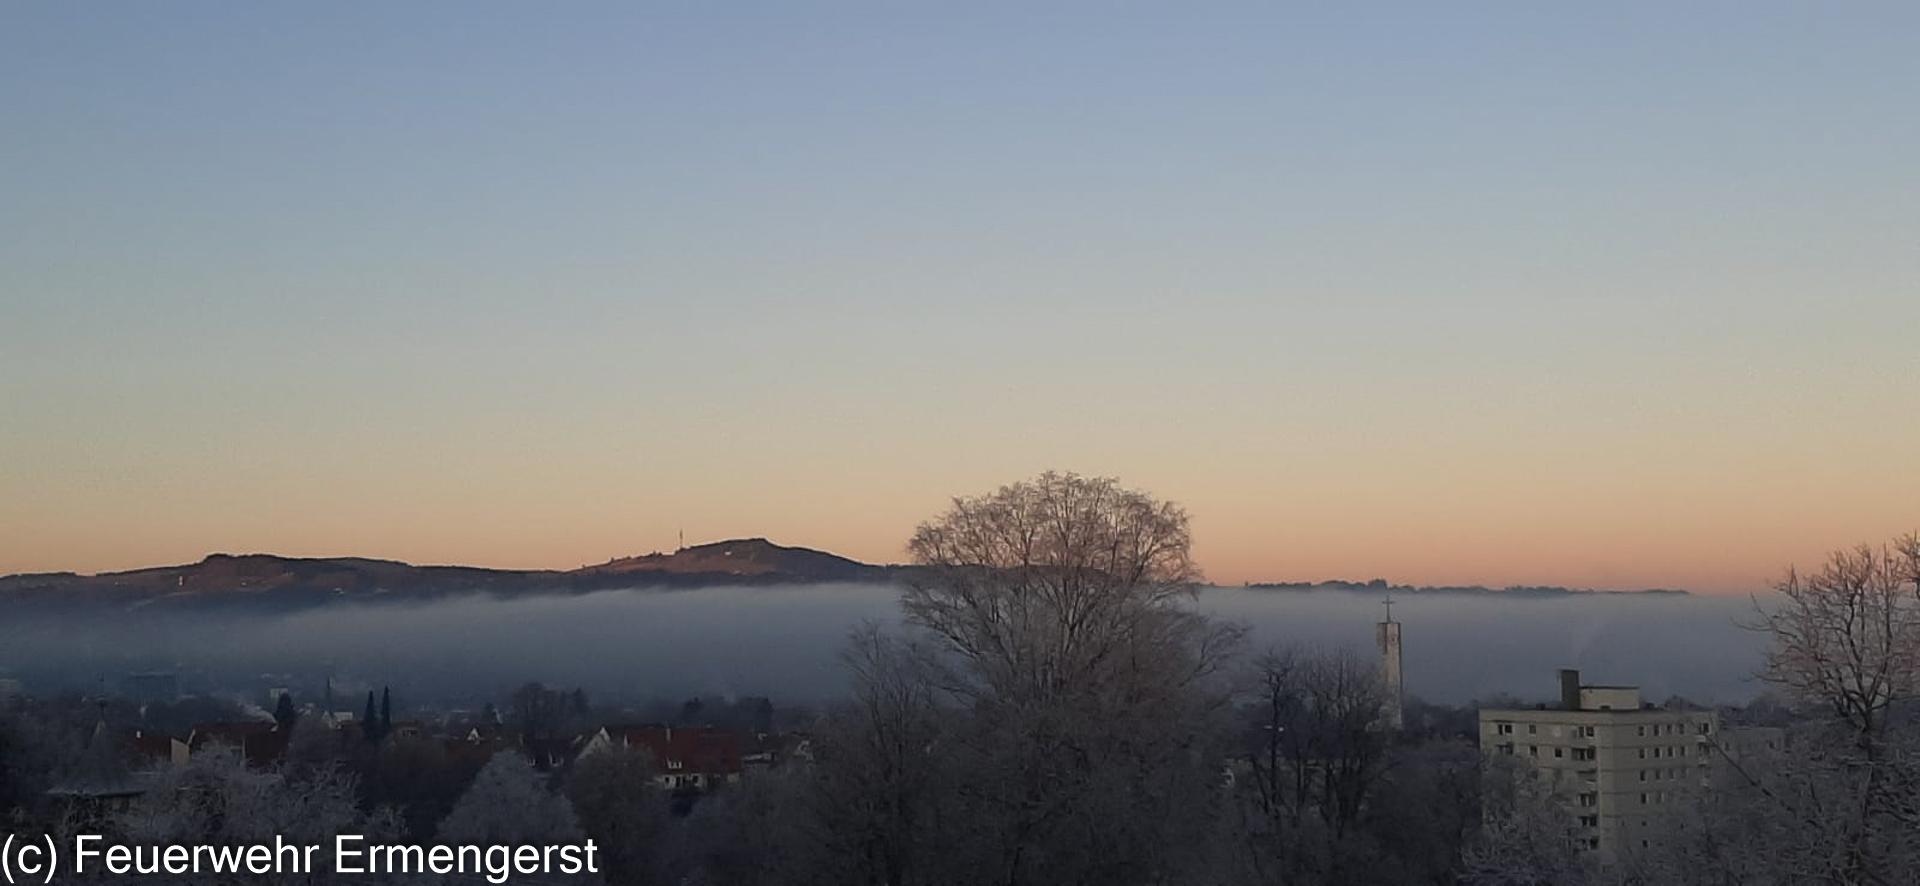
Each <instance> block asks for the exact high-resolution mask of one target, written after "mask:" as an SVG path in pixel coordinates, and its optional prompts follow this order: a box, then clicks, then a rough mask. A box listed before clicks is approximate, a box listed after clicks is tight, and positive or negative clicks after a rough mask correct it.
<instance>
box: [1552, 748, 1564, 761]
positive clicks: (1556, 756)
mask: <svg viewBox="0 0 1920 886" xmlns="http://www.w3.org/2000/svg"><path fill="white" fill-rule="evenodd" d="M1564 756H1566V753H1565V752H1564V751H1563V750H1562V749H1561V748H1554V749H1553V758H1554V759H1556V760H1558V759H1560V758H1561V757H1564Z"/></svg>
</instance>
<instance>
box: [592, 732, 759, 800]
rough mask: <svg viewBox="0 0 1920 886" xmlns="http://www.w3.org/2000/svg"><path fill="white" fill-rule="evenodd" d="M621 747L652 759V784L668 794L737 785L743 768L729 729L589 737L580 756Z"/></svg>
mask: <svg viewBox="0 0 1920 886" xmlns="http://www.w3.org/2000/svg"><path fill="white" fill-rule="evenodd" d="M616 747H624V748H634V749H636V750H644V751H646V752H647V754H648V755H649V756H651V757H652V758H653V770H654V779H655V782H656V783H658V784H659V785H660V787H661V788H663V789H666V790H669V791H682V790H694V791H699V790H711V789H713V788H717V787H720V786H722V785H730V784H737V783H739V781H740V773H741V770H742V768H743V765H742V755H741V753H740V737H739V736H738V735H735V734H734V732H733V731H732V730H730V729H715V728H711V727H700V728H694V729H675V728H673V727H670V726H646V727H638V728H621V729H617V730H601V731H600V733H599V734H597V735H589V736H588V737H587V739H586V741H585V742H584V743H583V744H582V746H581V751H580V755H581V756H587V755H590V754H593V753H598V752H601V751H604V750H607V749H611V748H616Z"/></svg>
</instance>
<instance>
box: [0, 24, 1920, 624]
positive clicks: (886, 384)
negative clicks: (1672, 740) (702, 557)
mask: <svg viewBox="0 0 1920 886" xmlns="http://www.w3.org/2000/svg"><path fill="white" fill-rule="evenodd" d="M1916 26H1920V8H1916V7H1914V6H1912V5H1911V4H1847V5H1844V6H1837V7H1826V8H1821V7H1816V6H1814V5H1811V4H1768V3H1739V4H1735V3H1724V4H1672V3H1660V4H1654V3H1645V4H1616V5H1593V6H1574V5H1563V4H1523V3H1511V4H1457V5H1452V4H1450V5H1442V4H1377V5H1363V4H1339V5H1331V4H1321V5H1317V6H1313V7H1309V6H1305V5H1299V6H1289V5H1283V4H1196V5H1192V6H1191V7H1190V8H1189V7H1188V6H1186V5H1182V6H1180V7H1175V6H1172V5H1166V4H1111V3H1103V4H989V3H983V4H964V5H962V4H949V5H932V4H698V5H696V4H676V5H642V4H559V5H542V6H535V5H532V4H523V5H511V4H476V3H446V4H430V3H408V4H389V3H344V4H330V5H327V6H325V7H308V6H300V5H295V4H240V3H224V4H216V3H179V4H144V5H136V4H106V3H13V4H8V5H7V6H6V7H5V8H4V9H0V111H4V113H5V114H6V118H7V119H8V121H9V126H8V132H9V137H7V138H4V139H0V194H4V195H5V198H4V200H0V292H4V293H5V295H4V296H3V298H4V308H0V310H3V311H4V313H3V314H0V318H3V320H0V369H4V370H5V371H4V375H3V377H0V405H4V407H5V410H4V411H5V412H6V413H7V414H9V415H10V416H12V420H10V421H7V422H5V423H4V425H0V452H4V453H6V454H5V455H0V482H4V484H5V485H6V486H7V487H8V488H9V489H10V490H13V491H14V492H13V494H12V495H11V496H9V498H11V499H12V503H11V504H6V503H0V529H4V530H5V532H0V535H6V536H8V537H10V538H11V539H13V541H10V542H5V541H0V571H12V570H13V569H29V568H33V569H38V568H78V569H82V570H90V569H93V568H107V567H122V566H132V565H142V564H146V563H151V562H156V561H157V560H168V559H190V558H193V557H197V556H198V555H199V554H201V553H204V552H205V551H207V550H213V549H242V548H244V549H272V550H277V551H280V552H284V553H349V552H351V553H375V554H382V555H388V556H396V557H400V558H403V559H413V560H419V559H441V560H466V561H474V562H478V561H490V562H497V563H499V564H501V565H572V561H580V562H585V561H587V560H598V559H604V558H605V556H613V555H616V554H624V553H631V552H633V551H634V550H635V549H643V550H644V549H650V548H652V547H655V546H658V544H657V543H660V542H670V541H671V539H672V537H673V532H674V531H675V529H677V528H678V526H679V525H682V524H686V523H689V522H690V523H692V524H693V526H692V527H690V530H691V531H690V534H691V535H694V536H696V537H708V536H711V537H722V536H726V535H745V534H766V535H774V536H776V537H779V538H781V539H782V540H786V541H790V542H793V543H803V544H815V545H818V546H822V547H833V548H835V549H837V550H843V551H845V552H848V553H851V554H854V555H860V556H866V557H869V558H873V559H885V558H887V557H889V556H897V554H898V552H899V545H900V542H901V541H902V540H903V539H904V538H905V537H906V535H907V534H908V533H909V532H910V531H911V526H912V524H913V522H914V521H916V520H918V519H921V518H923V517H925V516H928V515H930V514H931V513H933V512H934V511H935V510H937V509H938V508H939V507H940V505H941V504H942V503H943V502H944V501H945V498H946V497H947V496H950V495H958V494H968V493H972V492H979V491H984V490H986V489H990V488H992V487H993V486H995V485H998V484H999V483H1003V482H1010V481H1012V480H1015V479H1019V478H1020V477H1022V476H1025V475H1028V474H1031V473H1034V472H1037V471H1039V470H1042V469H1046V468H1063V469H1078V470H1082V471H1086V472H1089V473H1099V474H1117V475H1119V476H1121V478H1122V479H1123V480H1127V481H1129V482H1131V483H1133V484H1136V485H1140V486H1144V487H1146V488H1148V489H1149V490H1151V491H1153V492H1155V493H1156V494H1159V495H1162V496H1164V497H1168V498H1173V499H1176V500H1179V501H1182V502H1185V503H1187V504H1188V505H1189V507H1190V508H1191V509H1192V510H1193V511H1194V513H1195V519H1196V525H1197V528H1198V529H1199V530H1200V531H1199V542H1198V543H1199V548H1198V552H1199V553H1200V554H1201V556H1202V561H1203V564H1206V565H1207V566H1208V568H1209V569H1210V570H1211V571H1212V572H1213V573H1214V574H1215V575H1216V577H1218V578H1222V579H1232V580H1238V579H1241V578H1298V577H1308V575H1310V576H1319V575H1320V574H1322V573H1327V574H1342V575H1351V576H1353V577H1362V576H1361V573H1363V572H1365V573H1375V572H1378V573H1392V574H1391V575H1390V577H1393V578H1396V579H1399V580H1407V581H1414V582H1423V581H1436V582H1440V581H1453V580H1484V581H1491V582H1499V581H1504V580H1507V579H1511V580H1514V581H1539V582H1543V583H1568V584H1579V583H1583V582H1585V583H1602V584H1605V583H1617V582H1638V583H1645V584H1681V583H1685V582H1689V581H1691V582H1695V583H1699V584H1705V585H1713V586H1716V587H1723V588H1738V587H1745V586H1748V585H1751V584H1752V583H1753V582H1754V581H1756V580H1758V579H1759V578H1760V577H1764V576H1768V575H1771V574H1772V573H1773V572H1774V571H1775V570H1776V569H1777V568H1778V567H1780V566H1783V565H1785V563H1787V562H1793V561H1798V560H1802V559H1804V558H1806V557H1809V556H1817V555H1818V553H1819V552H1820V551H1823V550H1826V549H1829V548H1832V547H1836V546H1839V545H1843V544H1850V543H1853V542H1856V541H1864V540H1874V539H1879V538H1883V537H1886V536H1888V535H1891V534H1893V533H1895V532H1904V531H1909V530H1912V529H1913V528H1915V525H1916V524H1920V516H1916V515H1915V514H1914V512H1913V511H1912V510H1911V505H1910V503H1911V502H1912V501H1914V500H1916V496H1915V494H1914V493H1916V492H1920V478H1915V477H1914V476H1912V472H1909V471H1903V470H1901V468H1900V465H1902V464H1903V463H1904V464H1910V460H1908V456H1907V447H1906V445H1905V443H1904V442H1901V441H1907V440H1911V439H1914V434H1913V432H1914V431H1915V430H1920V418H1916V417H1915V415H1916V414H1915V411H1914V410H1912V409H1911V408H1910V405H1911V404H1912V403H1913V392H1914V391H1915V390H1916V387H1915V384H1916V382H1920V368H1917V364H1916V356H1915V354H1916V353H1920V352H1916V350H1915V349H1914V348H1913V347H1912V344H1911V330H1913V329H1914V328H1916V324H1920V292H1916V291H1915V290H1916V285H1915V284H1916V280H1917V279H1920V276H1917V275H1916V272H1917V271H1920V267H1917V266H1920V250H1917V249H1916V246H1915V244H1920V199H1916V198H1920V181H1917V178H1920V175H1917V174H1916V170H1915V164H1914V162H1913V159H1912V158H1914V157H1916V156H1920V115H1916V114H1914V113H1913V110H1912V109H1913V108H1915V107H1920V51H1916V50H1920V27H1916ZM1863 429H1870V430H1866V432H1865V433H1863ZM343 501H344V502H352V503H353V504H352V505H351V506H347V505H343V504H342V502H343ZM1540 513H1549V514H1551V515H1553V519H1551V520H1547V521H1544V522H1546V523H1547V524H1549V525H1553V526H1558V527H1560V528H1558V529H1555V530H1547V529H1542V528H1541V524H1542V522H1543V521H1542V520H1541V519H1540V518H1539V517H1538V516H1531V515H1537V514H1540ZM1649 513H1653V514H1661V515H1669V516H1668V517H1663V518H1659V519H1651V518H1649V517H1648V516H1647V515H1648V514H1649ZM161 515H166V516H165V517H164V518H161ZM1672 515H1678V516H1672ZM1669 520H1670V521H1671V522H1668V521H1669ZM157 524H164V525H157ZM1441 525H1444V526H1445V527H1446V528H1444V529H1436V526H1441ZM1436 533H1438V535H1436ZM1683 539H1691V540H1692V541H1691V543H1687V542H1683V541H1682V540H1683ZM1703 539H1704V540H1705V545H1704V548H1705V549H1704V550H1702V547H1703V546H1702V544H1701V541H1702V540H1703ZM1382 540H1385V541H1386V542H1387V545H1386V546H1387V547H1388V548H1389V549H1390V550H1391V551H1393V552H1394V553H1391V554H1387V555H1382V554H1381V552H1380V550H1381V542H1382ZM1516 550H1524V551H1532V552H1533V553H1530V554H1524V555H1516V554H1514V553H1512V552H1514V551H1516ZM1302 573H1306V574H1307V575H1303V574H1302Z"/></svg>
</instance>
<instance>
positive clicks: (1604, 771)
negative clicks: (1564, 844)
mask: <svg viewBox="0 0 1920 886" xmlns="http://www.w3.org/2000/svg"><path fill="white" fill-rule="evenodd" d="M1560 681H1561V697H1560V704H1559V705H1558V706H1557V707H1555V706H1547V705H1541V706H1538V707H1535V708H1532V709H1512V710H1498V709H1486V710H1482V711H1480V747H1481V749H1482V750H1484V751H1486V752H1488V753H1492V754H1504V755H1511V756H1515V757H1519V758H1522V759H1524V760H1526V761H1527V762H1528V763H1530V764H1532V765H1533V766H1534V767H1535V768H1536V770H1538V771H1539V772H1540V773H1541V774H1542V775H1543V776H1545V777H1546V778H1547V779H1548V781H1549V783H1550V784H1551V785H1552V787H1553V788H1554V789H1555V792H1556V793H1557V794H1558V795H1559V796H1560V797H1561V799H1562V802H1563V803H1564V804H1565V806H1566V809H1567V816H1568V834H1569V837H1570V838H1571V839H1572V841H1573V843H1574V844H1575V845H1576V846H1579V847H1580V848H1582V849H1584V850H1587V851H1590V852H1595V853H1598V854H1599V855H1600V857H1601V858H1602V860H1612V859H1616V858H1619V857H1620V856H1621V855H1622V854H1626V853H1631V852H1632V851H1633V850H1635V849H1646V848H1651V847H1652V846H1654V845H1656V844H1657V843H1659V842H1660V841H1661V840H1662V839H1663V837H1664V836H1665V835H1666V834H1667V833H1668V832H1669V831H1670V830H1671V828H1672V824H1673V822H1674V821H1675V819H1676V817H1677V816H1682V815H1686V814H1689V812H1690V811H1691V810H1692V808H1693V807H1692V806H1691V804H1689V803H1688V802H1687V799H1688V797H1690V796H1692V795H1693V793H1694V792H1696V791H1699V790H1701V789H1703V788H1704V787H1705V786H1706V785H1707V784H1708V782H1709V780H1710V779H1711V777H1712V772H1713V766H1714V763H1715V751H1714V742H1715V741H1716V740H1717V737H1718V733H1719V729H1720V724H1719V718H1718V717H1717V715H1715V714H1714V712H1712V711H1695V710H1669V709H1666V708H1656V707H1653V706H1652V705H1647V704H1643V703H1642V702H1641V700H1640V691H1639V689H1638V688H1636V687H1632V686H1587V685H1581V683H1580V672H1579V671H1571V670H1563V671H1561V672H1560Z"/></svg>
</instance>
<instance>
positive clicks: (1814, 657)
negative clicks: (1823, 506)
mask: <svg viewBox="0 0 1920 886" xmlns="http://www.w3.org/2000/svg"><path fill="white" fill-rule="evenodd" d="M1917 580H1920V540H1916V539H1915V538H1914V537H1913V536H1908V537H1906V538H1903V539H1899V540H1897V541H1895V542H1894V543H1893V544H1890V545H1888V546H1885V547H1882V548H1880V549H1877V550H1876V549H1875V548H1873V547H1871V546H1868V545H1861V546H1859V547H1857V548H1854V549H1852V550H1846V551H1837V552H1835V553H1833V554H1832V555H1830V556H1829V557H1828V559H1827V562H1826V563H1825V564H1824V565H1823V566H1822V567H1821V568H1820V569H1819V570H1818V571H1816V572H1813V573H1811V574H1808V575H1804V576H1803V575H1801V574H1800V573H1799V572H1798V571H1796V570H1791V569H1790V570H1788V572H1787V575H1786V578H1785V579H1784V580H1782V581H1781V582H1780V583H1779V585H1778V586H1777V589H1778V590H1779V592H1780V595H1781V602H1780V604H1779V605H1777V606H1776V607H1774V608H1773V609H1771V610H1767V609H1761V610H1760V620H1759V621H1758V623H1757V624H1756V625H1755V627H1756V628H1757V629H1759V630H1763V631H1765V632H1767V633H1768V634H1770V635H1771V636H1772V640H1773V648H1772V650H1771V651H1769V653H1768V654H1767V659H1766V666H1765V669H1764V670H1763V671H1762V674H1761V676H1762V677H1763V678H1764V679H1766V680H1768V681H1769V682H1772V683H1775V684H1777V685H1779V686H1781V687H1782V689H1783V690H1784V691H1785V692H1786V693H1788V694H1789V695H1790V696H1792V697H1793V698H1794V699H1796V700H1799V701H1803V702H1808V703H1811V704H1814V705H1817V706H1818V707H1819V708H1820V709H1823V710H1825V711H1826V713H1827V715H1828V716H1827V718H1826V719H1825V720H1823V721H1816V722H1813V723H1807V724H1801V725H1799V726H1797V727H1794V728H1789V729H1787V730H1786V731H1785V732H1784V734H1783V740H1784V741H1785V742H1786V743H1787V744H1788V746H1789V747H1790V748H1791V752H1790V753H1788V754H1785V755H1783V756H1782V757H1781V758H1780V759H1779V760H1778V761H1776V763H1775V765H1772V766H1762V765H1758V764H1757V762H1756V761H1752V760H1748V761H1741V760H1737V759H1735V760H1732V762H1733V763H1734V765H1733V766H1732V767H1731V771H1732V772H1733V773H1734V774H1736V775H1738V776H1739V777H1740V778H1741V779H1742V783H1740V784H1736V785H1733V786H1732V788H1731V790H1730V792H1729V794H1728V796H1733V795H1735V793H1736V792H1737V794H1738V795H1741V796H1746V797H1749V798H1751V799H1753V800H1755V801H1757V802H1756V803H1754V804H1752V805H1751V807H1750V808H1748V809H1740V810H1735V809H1734V808H1733V807H1730V806H1729V805H1728V804H1724V803H1723V804H1721V811H1722V812H1723V813H1725V814H1722V815H1717V816H1714V815H1710V816H1705V817H1703V819H1702V820H1703V822H1704V823H1705V829H1704V831H1703V833H1702V834H1701V835H1699V837H1698V838H1697V839H1696V840H1694V841H1693V844H1692V845H1693V848H1694V849H1695V850H1696V851H1698V849H1699V847H1700V846H1702V845H1718V846H1726V845H1735V846H1745V847H1746V851H1747V852H1750V853H1752V854H1756V855H1759V856H1761V857H1764V858H1766V859H1768V861H1769V865H1768V870H1769V871H1773V872H1787V873H1788V874H1789V875H1790V876H1791V877H1792V878H1793V880H1792V881H1793V882H1829V883H1845V884H1878V883H1887V884H1891V883H1901V882H1909V880H1907V879H1903V878H1904V877H1908V876H1910V872H1911V870H1912V869H1913V868H1914V867H1916V866H1920V837H1917V836H1916V835H1920V746H1916V743H1915V742H1914V740H1913V739H1912V736H1911V733H1912V729H1911V728H1910V727H1911V725H1912V724H1911V723H1908V724H1904V725H1906V726H1908V727H1909V728H1901V726H1902V725H1903V724H1902V723H1901V719H1902V718H1903V717H1905V718H1907V719H1908V720H1911V719H1912V715H1913V712H1912V710H1911V709H1912V706H1913V703H1914V702H1915V701H1916V699H1920V594H1916V593H1915V592H1914V590H1915V588H1916V587H1920V585H1916V581H1917ZM1736 811H1737V813H1738V814H1734V813H1735V812H1736ZM1808 837H1811V839H1807V838H1808Z"/></svg>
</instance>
